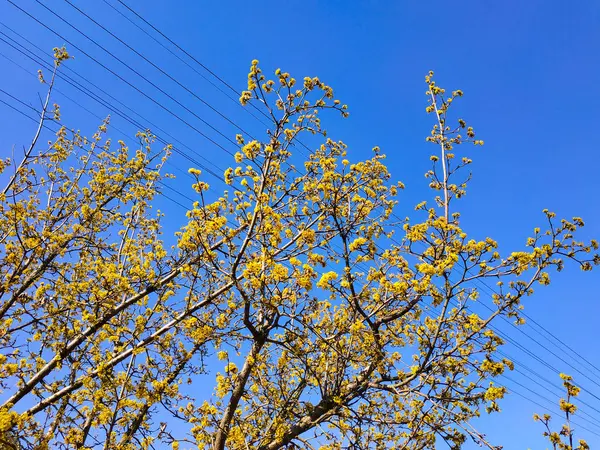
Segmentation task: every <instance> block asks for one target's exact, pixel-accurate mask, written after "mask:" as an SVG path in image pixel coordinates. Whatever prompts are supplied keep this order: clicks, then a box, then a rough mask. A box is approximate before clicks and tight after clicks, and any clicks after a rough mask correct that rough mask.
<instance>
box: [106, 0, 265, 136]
mask: <svg viewBox="0 0 600 450" xmlns="http://www.w3.org/2000/svg"><path fill="white" fill-rule="evenodd" d="M103 1H104V3H105V4H106V5H108V6H109V7H110V8H111V9H112V10H113V11H115V12H116V13H117V14H119V15H120V16H121V17H123V18H124V19H125V20H127V21H128V22H129V23H130V24H132V25H133V26H134V27H136V28H137V29H138V30H140V31H141V32H142V33H144V34H145V35H146V36H148V37H149V38H150V39H152V40H153V41H154V42H156V43H157V44H158V45H160V46H161V47H162V48H163V49H165V50H166V51H167V52H169V53H170V54H171V55H173V56H174V57H175V58H177V59H178V60H179V61H181V62H182V63H183V64H185V65H186V66H187V67H188V68H190V69H191V70H192V71H194V72H195V73H196V74H197V75H199V76H200V77H202V78H203V79H204V80H205V81H206V82H207V83H209V84H210V85H211V86H213V87H214V88H215V89H216V90H218V91H219V92H221V93H222V94H223V95H225V96H226V97H227V98H228V99H229V100H231V101H232V102H233V103H235V104H236V106H238V107H239V108H241V109H242V110H243V111H245V112H247V113H248V114H250V115H251V116H252V117H254V118H255V119H256V120H257V121H259V122H260V123H261V124H263V125H264V126H266V127H268V126H269V125H268V124H267V123H265V122H264V121H263V120H262V119H261V118H259V117H257V116H256V115H254V114H253V113H252V111H250V110H249V109H248V108H244V107H243V106H242V105H241V103H240V101H239V99H237V98H234V97H232V96H231V95H230V94H228V93H227V92H225V91H224V90H223V89H221V88H220V87H219V86H218V85H217V84H215V83H214V82H213V81H212V80H210V79H209V78H208V77H207V76H206V75H204V74H203V73H202V72H200V71H199V70H198V69H196V68H195V67H194V66H192V65H191V64H190V63H189V62H187V61H186V60H185V59H183V58H182V57H181V56H179V55H178V54H177V53H175V52H174V51H173V50H171V49H170V48H169V47H167V46H166V45H165V44H163V43H162V42H160V41H159V40H158V39H156V38H155V37H154V36H152V34H150V33H148V31H146V30H145V29H144V28H142V27H141V26H139V25H138V24H137V23H136V22H135V21H134V20H132V19H131V18H129V17H128V16H127V15H126V14H123V13H122V12H121V11H119V9H117V8H115V7H114V6H113V5H112V4H111V3H110V2H108V1H107V0H103ZM234 92H236V91H235V89H234ZM236 94H238V96H239V93H238V92H236ZM252 106H254V105H252ZM255 109H256V107H255ZM257 111H258V112H260V113H261V114H262V115H263V116H264V117H266V118H267V119H269V117H268V116H267V115H266V114H265V113H264V111H262V110H260V109H257Z"/></svg>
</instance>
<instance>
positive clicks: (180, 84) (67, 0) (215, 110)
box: [35, 0, 255, 140]
mask: <svg viewBox="0 0 600 450" xmlns="http://www.w3.org/2000/svg"><path fill="white" fill-rule="evenodd" d="M35 1H36V2H38V3H40V4H41V5H42V6H44V7H45V8H46V9H48V8H47V7H46V6H45V5H43V4H42V3H41V2H40V1H39V0H35ZM64 1H65V2H66V3H67V4H68V5H70V6H71V7H72V8H75V9H76V10H77V11H79V12H80V13H81V14H82V15H84V16H85V17H87V18H88V19H89V20H90V21H92V22H93V23H94V24H95V25H97V26H98V27H100V28H101V29H102V30H104V31H105V32H106V33H108V34H109V35H110V36H112V37H113V38H115V39H116V40H117V41H119V42H120V43H121V44H123V45H124V46H125V47H127V48H128V49H129V50H131V51H132V52H133V53H135V54H136V55H138V56H139V57H140V58H142V59H143V60H144V61H146V62H147V63H148V64H150V65H151V66H152V67H154V68H155V69H156V70H158V71H159V72H160V73H162V74H163V75H165V76H166V77H167V78H169V80H171V81H173V82H174V83H176V84H177V85H178V86H179V87H181V88H182V89H184V90H185V91H186V92H188V93H189V94H191V95H192V96H193V97H194V98H196V99H197V100H198V101H200V102H202V104H204V105H206V106H207V107H209V108H210V109H211V110H212V111H214V112H215V113H217V114H218V115H219V116H220V117H222V118H223V119H225V120H226V121H227V122H229V123H230V124H231V125H233V126H234V127H236V128H237V129H238V130H240V131H241V132H242V133H244V134H246V135H247V136H249V137H250V139H253V140H254V139H255V138H254V137H253V136H252V135H251V134H250V133H249V132H248V131H246V130H244V129H243V128H242V127H240V126H239V125H238V124H237V123H235V122H234V121H233V120H231V119H230V118H229V117H227V116H225V115H224V114H223V113H221V111H219V110H218V109H216V108H215V107H214V106H212V105H211V104H210V103H208V102H207V101H206V100H204V99H203V98H202V97H200V96H199V95H197V94H196V93H195V92H194V91H192V90H191V89H189V88H188V87H187V86H185V85H184V84H182V83H181V82H180V81H179V80H177V79H176V78H174V77H173V76H171V74H169V73H168V72H166V71H165V70H163V69H162V68H161V67H160V66H158V65H156V64H154V63H153V62H152V61H151V60H149V59H148V58H146V57H145V56H144V55H142V54H141V53H140V52H138V51H137V50H136V49H135V48H134V47H132V46H131V45H129V44H128V43H127V42H125V41H123V40H122V39H121V38H120V37H118V36H117V35H115V34H114V33H113V32H112V31H110V30H108V29H107V28H106V27H105V26H104V25H102V24H101V23H99V22H98V21H96V20H95V19H94V18H93V17H91V16H90V15H88V14H87V13H86V12H85V11H83V10H81V9H80V8H79V7H77V6H76V5H74V4H73V3H71V1H70V0H64ZM76 29H77V28H76ZM213 129H214V128H213Z"/></svg>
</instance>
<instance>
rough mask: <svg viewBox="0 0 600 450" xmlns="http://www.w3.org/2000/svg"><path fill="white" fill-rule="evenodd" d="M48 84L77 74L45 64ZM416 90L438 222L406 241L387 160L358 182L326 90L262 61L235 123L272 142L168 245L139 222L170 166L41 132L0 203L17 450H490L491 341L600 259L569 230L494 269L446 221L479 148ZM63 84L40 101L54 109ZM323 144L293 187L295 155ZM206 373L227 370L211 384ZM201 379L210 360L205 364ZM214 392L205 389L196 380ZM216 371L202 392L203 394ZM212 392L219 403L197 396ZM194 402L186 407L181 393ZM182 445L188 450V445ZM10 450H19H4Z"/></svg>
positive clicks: (157, 216) (422, 220)
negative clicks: (262, 116)
mask: <svg viewBox="0 0 600 450" xmlns="http://www.w3.org/2000/svg"><path fill="white" fill-rule="evenodd" d="M56 58H57V59H56V65H55V70H58V69H59V68H60V66H61V64H62V63H64V61H65V60H66V59H68V54H67V53H66V51H65V50H64V49H56ZM432 77H433V74H432V73H430V74H429V75H428V76H427V77H426V82H427V86H428V91H427V96H428V99H429V104H428V106H427V112H428V113H430V114H431V115H432V117H433V118H434V119H435V120H434V122H435V124H434V126H433V129H432V133H431V135H430V136H429V137H428V138H427V140H428V141H430V142H432V143H433V144H434V146H435V148H436V149H437V150H436V153H437V154H436V155H434V156H431V160H432V163H433V168H432V170H431V171H429V172H428V173H427V174H426V175H427V177H428V178H429V179H430V187H431V189H432V192H433V193H432V199H431V200H430V203H429V204H428V203H426V202H422V203H420V204H418V205H417V206H416V213H415V214H416V217H415V218H413V219H412V220H409V219H404V220H401V219H399V218H398V216H397V215H396V213H395V212H394V210H395V208H396V206H397V200H396V198H397V196H398V195H399V192H400V191H401V189H402V188H403V185H402V183H392V182H391V181H390V179H391V175H390V174H389V173H388V170H387V168H386V166H385V165H384V159H385V155H384V154H383V153H381V151H380V149H379V148H377V147H375V148H374V149H373V156H372V158H370V159H368V160H365V161H359V162H350V158H351V155H349V154H348V150H347V148H346V145H345V144H344V143H343V142H342V141H334V140H332V139H331V138H329V137H328V136H327V133H326V131H325V129H323V128H322V127H321V120H320V115H321V114H322V113H323V112H325V111H327V110H332V111H337V112H338V113H341V115H342V116H347V115H348V113H347V107H346V105H342V104H340V102H339V101H338V100H336V99H334V94H333V89H332V88H331V87H330V86H328V85H327V84H325V83H324V82H322V81H321V80H320V79H318V78H316V77H315V78H308V77H307V78H304V80H303V81H302V82H298V81H297V80H296V79H294V78H292V77H291V76H290V75H289V74H288V73H285V72H282V71H280V70H279V69H278V70H277V71H276V72H275V78H274V80H270V79H266V77H265V76H264V75H263V73H262V71H261V69H260V68H259V66H258V61H253V62H252V65H251V68H250V73H249V75H248V90H247V91H244V92H243V93H242V96H241V98H240V101H241V102H242V104H244V105H246V104H248V103H250V102H253V103H255V104H256V105H259V107H260V108H263V110H264V111H265V113H266V114H267V116H268V117H270V120H271V128H270V130H269V131H268V133H267V135H266V137H265V139H264V141H256V140H247V137H244V136H241V135H238V136H237V141H238V143H239V146H240V151H239V152H238V153H236V154H235V165H234V167H232V168H229V169H227V171H226V172H225V174H224V179H225V181H226V182H227V183H228V184H229V185H230V186H231V191H230V192H229V191H228V192H223V193H222V195H221V196H220V197H219V198H218V199H217V200H215V201H208V198H209V195H208V193H207V191H208V190H209V186H208V184H207V183H206V182H205V181H204V179H203V177H202V174H201V172H200V171H199V170H197V169H195V168H192V169H190V174H191V175H192V176H193V177H195V179H196V182H195V183H194V184H193V189H194V190H195V191H196V193H197V201H196V202H195V203H194V205H193V208H192V209H191V210H190V211H189V212H188V214H187V217H188V220H187V223H185V224H183V226H182V228H181V230H180V231H178V232H177V233H176V236H177V243H176V245H175V246H173V248H168V247H166V246H165V245H164V244H163V242H162V240H161V235H162V233H163V231H164V230H163V226H162V224H161V218H162V217H163V213H161V212H159V211H156V212H154V211H153V209H152V202H153V199H154V198H155V197H156V195H158V194H159V192H160V186H161V184H160V183H161V179H163V178H165V177H169V175H168V174H165V173H164V169H163V163H164V161H165V160H166V158H167V157H168V154H169V150H170V149H169V147H168V146H167V147H166V148H165V149H163V150H161V151H154V150H153V149H152V144H153V143H154V138H153V136H152V134H151V133H150V132H149V131H144V132H140V133H138V135H137V138H138V140H139V148H138V149H137V150H135V151H131V150H130V149H129V148H128V147H127V146H126V145H125V143H124V142H122V141H119V142H117V143H116V144H115V143H113V142H112V141H111V139H110V138H107V132H108V131H107V130H108V125H109V120H108V119H107V120H106V121H105V122H104V123H102V124H101V126H100V127H99V128H98V130H97V132H96V133H95V134H94V135H93V136H92V137H91V138H90V139H87V138H85V137H83V136H82V135H81V134H80V133H79V132H74V131H69V130H68V129H67V128H66V127H65V126H61V127H60V129H59V130H58V131H57V133H56V138H55V139H54V140H53V141H51V142H50V143H49V145H48V147H43V149H42V150H40V148H41V147H42V146H41V144H39V143H38V142H37V141H38V136H39V134H40V133H39V130H41V128H42V127H43V126H44V124H46V123H47V122H48V121H49V120H53V121H57V122H58V121H59V120H60V111H59V109H58V106H55V107H54V113H53V115H54V117H53V118H50V117H48V114H49V112H48V105H49V103H48V100H47V101H46V106H45V107H44V110H43V112H42V117H41V121H40V128H39V130H38V133H37V134H36V137H35V139H34V140H33V142H32V144H31V147H30V149H29V150H28V151H27V152H26V153H25V156H24V158H23V159H22V161H20V163H19V164H15V163H14V162H12V161H9V160H5V161H3V162H2V169H3V170H4V171H5V174H8V171H9V169H12V170H13V174H12V175H11V176H9V181H8V184H7V186H6V188H5V189H4V191H3V193H2V196H1V197H0V233H1V235H0V242H1V244H2V247H1V250H0V267H1V273H2V284H1V285H0V297H1V300H2V304H1V307H0V320H1V321H2V324H1V327H0V330H2V331H1V332H0V345H1V348H2V353H1V356H0V363H1V365H0V383H1V386H2V389H3V392H4V393H5V396H4V401H3V405H2V406H1V409H0V430H1V432H2V433H3V435H2V436H3V439H5V440H6V441H7V442H8V439H13V437H17V438H18V441H19V443H18V446H20V448H38V449H43V448H48V447H52V448H79V449H83V448H105V449H138V448H151V447H152V445H153V443H154V444H156V445H158V446H159V448H162V447H161V446H160V445H159V443H161V442H162V443H163V444H164V443H167V444H170V445H172V447H173V448H182V447H185V448H189V447H193V448H196V447H197V448H201V449H216V450H221V449H225V448H228V449H257V450H275V449H280V448H288V449H292V448H321V449H323V450H325V449H341V448H353V449H362V448H389V447H394V448H404V449H426V448H434V447H435V443H436V441H439V440H443V441H446V442H447V443H449V444H450V446H451V447H452V448H460V447H461V445H462V443H463V442H465V440H466V439H467V438H469V437H470V438H472V439H474V440H476V441H477V442H479V443H481V444H482V445H486V446H487V447H489V448H494V447H493V446H492V445H491V444H490V443H488V442H487V441H486V439H485V437H484V436H483V435H481V434H480V433H478V432H477V431H476V430H474V429H473V428H472V427H471V426H470V424H469V421H470V419H472V418H473V417H476V416H478V415H479V414H480V410H481V409H482V408H483V407H485V409H486V410H487V411H488V412H494V411H498V410H499V407H498V400H499V399H501V398H502V397H503V396H504V394H505V392H506V391H505V388H504V387H502V386H501V385H500V384H498V383H497V382H494V381H493V378H494V377H496V376H498V375H500V374H501V373H503V372H504V371H505V370H506V369H507V368H508V369H511V368H512V362H510V361H508V360H506V359H502V358H499V357H498V355H497V352H496V351H497V349H498V347H499V346H501V345H502V339H501V338H500V337H499V336H497V335H496V334H495V333H494V332H493V331H492V329H490V324H491V323H492V321H494V320H495V319H497V318H498V317H501V316H506V317H510V318H512V319H514V320H515V321H517V322H521V321H522V319H521V318H520V316H519V310H520V308H521V302H522V300H523V298H524V297H526V296H529V295H531V294H532V292H533V286H534V284H536V283H540V284H542V285H545V284H548V283H549V282H550V278H549V275H548V272H549V271H551V270H553V269H557V270H561V269H562V267H563V263H564V261H571V262H574V263H576V264H579V265H580V267H581V268H582V269H583V270H590V269H591V268H592V265H593V264H598V263H599V262H600V260H599V257H598V255H593V250H597V248H598V244H597V243H596V242H595V241H592V242H591V243H590V244H584V243H581V242H578V241H577V240H575V236H574V233H575V232H576V230H577V229H578V228H580V227H582V226H583V221H582V220H581V219H580V218H574V219H573V220H571V221H566V220H563V221H561V222H558V223H557V222H556V221H555V218H554V214H553V213H551V212H549V211H545V212H544V213H545V217H546V221H547V231H541V229H540V228H536V229H535V230H534V233H533V236H532V237H531V238H530V239H529V240H528V241H527V243H526V249H525V250H520V251H516V252H513V253H509V254H508V255H507V256H501V254H500V251H499V250H498V248H497V247H498V245H497V243H496V242H495V241H494V240H492V239H491V238H486V239H485V240H482V241H477V240H474V239H469V238H468V236H467V233H466V232H465V231H463V230H462V229H461V228H460V215H459V213H458V212H457V211H455V210H454V209H453V205H454V204H455V203H456V200H458V199H460V197H461V196H463V195H464V194H465V192H466V187H467V183H468V179H469V176H464V177H463V179H462V180H461V179H459V178H458V177H460V176H461V174H462V173H463V172H464V171H465V170H466V169H465V167H466V166H468V165H469V164H470V163H471V160H470V159H469V158H468V157H467V156H462V154H458V155H457V152H458V150H459V149H460V148H462V147H460V146H461V145H463V144H475V145H482V144H483V141H481V140H476V139H475V133H474V131H473V128H471V127H469V126H467V124H466V122H465V121H464V120H462V119H459V120H458V122H457V124H456V126H454V125H452V122H451V119H450V118H449V116H448V112H449V110H450V108H451V106H452V104H453V102H454V101H456V100H457V99H458V98H459V97H461V96H462V92H461V91H454V92H452V93H451V94H447V93H446V92H445V91H444V89H441V88H440V87H438V86H437V85H436V84H435V82H434V81H433V78H432ZM52 84H53V81H51V82H50V83H49V87H50V89H49V95H48V99H49V98H50V91H51V88H52ZM305 136H306V137H308V138H310V139H312V140H315V139H318V140H319V143H318V145H316V146H315V149H314V150H313V151H311V152H310V155H309V156H308V158H307V159H306V161H305V162H304V165H303V167H295V166H294V165H293V164H292V163H293V161H295V160H293V159H292V153H293V152H294V151H295V149H297V148H298V145H299V143H300V139H301V138H303V137H305ZM477 280H495V281H497V282H498V291H497V293H496V294H495V295H494V296H493V305H494V306H493V312H492V313H490V314H489V315H488V316H481V315H478V314H476V313H474V312H473V311H472V310H471V309H470V305H471V304H472V302H474V301H476V300H477V298H478V296H479V293H478V290H477V288H476V287H474V285H473V283H474V282H475V281H477ZM213 355H214V356H216V358H215V359H216V360H217V361H220V362H221V363H217V362H215V363H212V362H211V363H210V364H209V363H207V362H206V361H205V359H206V358H212V357H213ZM211 361H212V360H211ZM218 364H220V366H219V367H222V368H217V369H216V370H213V371H208V369H215V367H216V366H217V365H218ZM215 371H216V374H215V373H214V372H215ZM213 379H214V380H215V381H214V393H213V394H212V395H210V396H202V395H200V394H198V386H199V385H202V384H204V385H205V384H206V383H208V382H209V380H213ZM188 384H189V386H188ZM179 420H181V421H182V422H181V423H183V424H186V423H187V424H190V425H189V427H190V429H189V430H187V431H189V433H187V434H185V435H184V434H182V433H181V428H182V426H181V424H180V425H178V424H177V421H179ZM15 446H17V444H15Z"/></svg>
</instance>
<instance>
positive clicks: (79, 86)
mask: <svg viewBox="0 0 600 450" xmlns="http://www.w3.org/2000/svg"><path fill="white" fill-rule="evenodd" d="M0 24H2V23H1V22H0ZM2 25H4V24H2ZM4 26H5V27H6V25H4ZM6 28H8V27H6ZM9 29H10V28H9ZM11 31H12V32H13V33H15V34H16V35H17V36H20V37H21V38H23V36H21V35H20V34H19V33H17V32H15V31H14V30H12V29H11ZM0 35H2V36H5V37H7V38H8V39H10V40H11V41H13V42H15V43H16V44H17V45H19V46H20V47H22V48H23V49H25V50H26V51H27V52H29V53H31V55H34V57H32V56H30V55H29V54H27V53H25V52H24V51H22V50H20V49H18V48H17V47H15V46H14V45H13V44H11V43H10V42H7V41H6V40H4V39H3V38H2V37H1V36H0V41H2V42H4V43H5V44H7V45H9V46H10V47H12V48H13V49H14V50H16V51H18V52H19V53H21V54H22V55H24V56H26V57H27V58H29V59H31V60H32V61H33V62H35V63H36V64H40V65H41V66H42V67H44V68H45V69H46V70H52V67H51V66H50V65H48V64H47V63H45V62H44V61H43V60H40V59H39V58H40V57H39V56H37V55H35V54H34V53H33V52H31V50H28V49H26V48H25V47H23V46H22V45H21V44H19V43H17V42H16V41H14V40H13V39H12V38H10V37H9V36H8V35H6V34H5V33H3V32H2V31H1V30H0ZM38 49H39V47H38ZM3 56H4V57H5V58H6V59H8V60H9V61H11V62H13V63H14V64H16V63H15V62H14V61H13V60H12V59H10V58H8V57H7V56H6V55H3ZM65 67H67V66H66V65H65ZM24 70H26V69H24ZM70 70H71V71H72V72H73V73H75V74H76V75H77V76H79V77H80V78H82V79H83V80H85V81H86V82H87V83H89V84H90V85H91V86H93V87H94V88H96V89H97V90H99V91H100V92H102V93H103V94H105V95H106V96H108V97H109V98H111V99H112V100H113V101H115V102H118V103H119V104H121V105H123V106H124V107H125V108H127V109H129V110H130V111H132V112H134V111H133V110H131V109H130V108H128V107H127V106H126V105H124V104H123V103H122V102H121V101H120V100H119V99H117V98H115V97H114V96H112V95H110V94H109V93H107V92H106V91H104V90H103V89H101V88H100V87H98V86H96V85H95V84H93V83H91V82H90V81H89V80H87V79H86V78H85V77H83V76H81V75H79V74H77V73H76V72H74V71H73V70H72V69H70ZM57 77H58V78H60V79H63V80H64V81H66V82H67V83H68V84H70V85H71V86H73V87H74V88H75V89H77V90H78V91H80V92H82V93H83V94H84V95H86V96H88V97H90V98H91V99H92V100H94V101H95V102H97V103H99V104H100V105H102V106H104V107H106V108H107V109H108V110H109V111H111V112H114V113H115V114H116V115H118V116H119V117H121V118H123V119H124V120H126V121H127V122H129V123H130V124H132V125H134V126H136V127H137V128H138V130H142V129H147V128H148V127H147V126H144V125H143V124H141V123H140V122H138V121H136V120H134V119H132V117H131V116H130V115H128V114H125V113H124V112H122V111H121V110H120V109H119V108H117V107H116V106H115V105H114V104H109V103H108V102H106V101H105V100H103V99H102V98H101V97H99V96H98V95H97V94H95V93H93V92H91V91H90V90H89V89H88V88H85V87H84V86H83V85H82V84H81V83H79V82H77V81H76V80H74V79H73V78H71V77H69V76H68V75H65V74H61V73H60V72H59V73H57ZM56 90H57V92H60V91H59V90H58V89H56ZM63 95H64V94H63ZM136 114H137V113H136ZM137 115H138V116H140V117H141V119H142V120H144V121H145V122H146V123H147V124H148V125H150V126H151V129H157V130H160V131H163V134H164V135H166V136H168V137H170V138H172V139H173V142H178V143H179V144H181V145H182V146H183V147H185V148H187V149H188V150H190V151H191V152H192V153H194V154H196V155H197V156H198V157H200V158H202V159H203V160H205V161H206V162H207V163H208V164H211V165H212V166H214V167H215V168H216V169H217V170H220V171H221V172H222V171H223V169H221V168H220V167H219V166H217V165H216V164H214V163H213V162H212V161H210V160H208V159H206V158H205V157H204V156H203V155H201V154H199V153H198V152H197V151H195V150H194V149H192V148H191V147H189V146H187V145H185V144H184V143H182V142H181V141H179V140H178V139H176V138H174V137H173V136H171V135H169V134H168V133H166V132H164V130H162V129H161V128H160V127H158V126H156V125H154V124H152V123H151V122H149V121H148V120H147V119H145V118H144V117H143V116H141V115H139V114H137ZM156 138H157V140H159V142H162V143H163V144H164V145H167V144H169V143H170V142H168V141H166V140H165V139H163V138H162V137H160V136H159V135H156ZM173 151H175V152H176V153H178V154H179V155H181V156H183V157H184V158H186V159H188V160H189V161H190V162H192V163H194V164H196V165H197V166H198V167H200V168H202V169H203V170H205V171H206V172H207V173H209V174H210V175H212V176H214V177H215V178H216V179H218V180H219V181H221V182H224V181H223V178H222V176H221V175H219V174H217V173H216V172H214V171H213V170H212V169H210V168H208V167H207V166H206V165H205V164H203V163H201V162H199V161H197V160H195V159H194V158H192V157H191V156H189V155H188V154H187V153H185V152H183V151H181V150H180V149H178V148H177V147H175V146H174V147H173Z"/></svg>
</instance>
